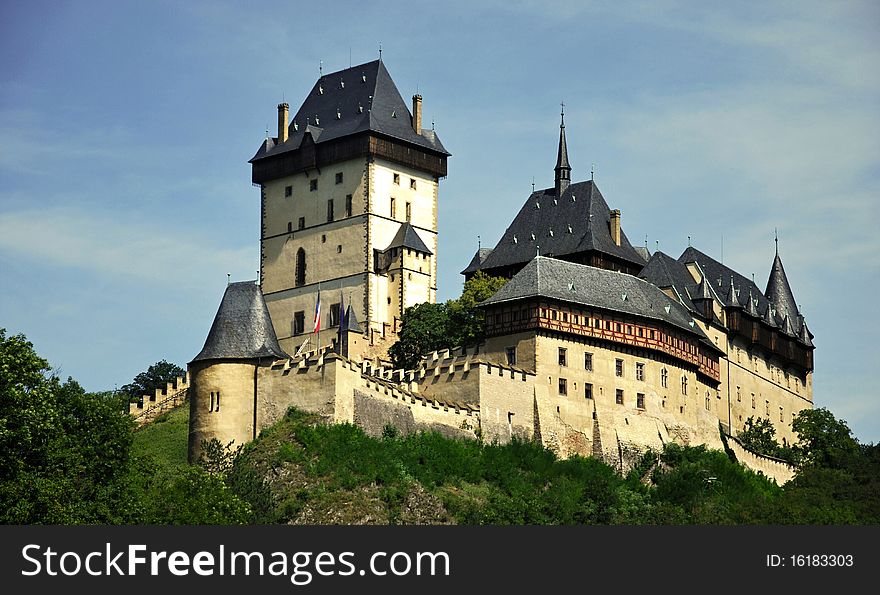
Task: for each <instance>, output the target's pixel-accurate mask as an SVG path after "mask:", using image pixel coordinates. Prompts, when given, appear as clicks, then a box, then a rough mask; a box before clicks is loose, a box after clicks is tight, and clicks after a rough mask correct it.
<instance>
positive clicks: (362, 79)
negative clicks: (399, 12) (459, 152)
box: [251, 60, 449, 162]
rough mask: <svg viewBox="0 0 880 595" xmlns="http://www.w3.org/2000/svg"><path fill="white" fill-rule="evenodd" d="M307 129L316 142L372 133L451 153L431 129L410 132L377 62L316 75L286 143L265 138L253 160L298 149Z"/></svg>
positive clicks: (405, 114) (392, 86)
mask: <svg viewBox="0 0 880 595" xmlns="http://www.w3.org/2000/svg"><path fill="white" fill-rule="evenodd" d="M307 131H308V132H310V134H311V137H312V139H313V140H314V141H315V143H324V142H328V141H331V140H335V139H338V138H342V137H345V136H349V135H353V134H358V133H361V132H366V131H370V132H375V133H379V134H382V135H385V136H389V137H392V138H395V139H398V140H401V141H405V142H408V143H411V144H413V145H417V146H419V147H422V148H424V149H428V150H430V151H434V152H436V153H440V154H443V155H449V152H448V151H446V149H445V148H444V147H443V144H442V143H441V142H440V139H439V138H438V137H437V135H436V133H435V132H434V131H433V130H430V129H427V128H423V129H422V133H421V134H417V133H416V131H415V130H413V127H412V114H410V111H409V108H408V107H407V104H406V102H405V101H404V100H403V98H402V97H401V96H400V91H398V90H397V86H396V85H395V84H394V81H393V80H392V79H391V75H390V74H388V70H387V69H386V68H385V64H384V63H383V62H381V61H379V60H374V61H373V62H367V63H366V64H360V65H358V66H353V67H351V68H346V69H345V70H340V71H338V72H333V73H330V74H327V75H324V76H322V77H321V78H319V79H318V81H317V82H316V83H315V85H314V86H313V87H312V90H311V91H309V94H308V96H307V97H306V99H305V101H303V104H302V105H301V106H300V108H299V110H297V112H296V114H295V115H294V116H293V119H292V120H291V122H290V125H289V127H288V133H289V134H288V139H287V141H286V142H284V143H280V144H279V143H278V142H277V139H269V140H268V141H265V142H263V144H262V145H261V146H260V148H259V150H258V151H257V153H256V155H254V157H253V158H252V159H251V162H254V161H258V160H260V159H263V158H265V157H270V156H273V155H279V154H281V153H285V152H287V151H293V150H296V149H298V148H299V147H300V145H301V143H302V142H303V139H304V137H305V134H306V132H307Z"/></svg>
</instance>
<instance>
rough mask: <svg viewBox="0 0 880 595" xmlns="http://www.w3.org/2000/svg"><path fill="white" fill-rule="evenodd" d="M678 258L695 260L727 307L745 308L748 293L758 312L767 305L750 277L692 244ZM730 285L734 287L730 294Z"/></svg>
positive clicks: (683, 262) (682, 260)
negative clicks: (755, 302) (755, 301)
mask: <svg viewBox="0 0 880 595" xmlns="http://www.w3.org/2000/svg"><path fill="white" fill-rule="evenodd" d="M678 260H679V262H681V263H682V264H685V263H689V262H696V263H697V264H698V265H699V266H700V269H701V270H702V271H703V272H704V273H705V275H706V276H707V277H708V278H709V281H710V282H711V283H712V288H713V289H714V290H715V291H716V293H717V294H718V295H719V296H722V297H723V299H722V305H724V306H727V307H739V308H745V307H746V306H747V304H746V301H747V300H748V295H749V293H751V294H752V296H753V297H754V298H755V299H756V300H757V301H758V304H757V310H758V311H759V312H760V311H763V310H764V308H766V307H767V298H766V297H764V294H763V293H762V292H761V290H760V289H758V286H757V285H755V283H754V282H753V281H752V280H751V279H748V278H746V277H744V276H743V275H740V274H739V273H738V272H736V271H735V270H733V269H732V268H730V267H728V266H725V265H723V264H721V263H720V262H718V261H717V260H715V259H714V258H712V257H711V256H708V255H707V254H704V253H703V252H700V251H699V250H697V249H696V248H694V247H693V246H689V247H688V248H687V249H686V250H685V251H684V252H682V253H681V256H679V257H678ZM731 285H732V286H733V289H734V291H733V293H732V294H731ZM780 321H781V319H780Z"/></svg>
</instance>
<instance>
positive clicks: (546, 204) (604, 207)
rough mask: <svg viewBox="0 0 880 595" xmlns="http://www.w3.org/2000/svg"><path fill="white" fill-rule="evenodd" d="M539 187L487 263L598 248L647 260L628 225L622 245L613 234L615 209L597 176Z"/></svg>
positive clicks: (639, 262)
mask: <svg viewBox="0 0 880 595" xmlns="http://www.w3.org/2000/svg"><path fill="white" fill-rule="evenodd" d="M555 193H556V190H555V189H554V188H547V189H545V190H538V191H536V192H533V193H532V194H531V195H530V196H529V198H528V199H527V200H526V202H525V204H524V205H523V206H522V208H521V209H520V210H519V213H517V215H516V217H515V218H514V220H513V222H512V223H511V224H510V227H508V228H507V230H506V231H505V232H504V235H503V236H501V239H500V240H499V241H498V244H497V245H496V246H495V248H494V249H493V250H492V253H491V254H490V255H489V256H488V257H487V258H486V260H485V262H484V263H483V267H482V268H483V269H491V268H496V267H503V266H509V265H517V264H525V263H527V262H529V261H530V260H532V259H533V258H534V257H535V254H536V252H537V248H538V247H539V246H540V248H541V254H544V255H552V256H557V257H562V256H565V255H566V254H574V253H577V252H586V251H588V250H594V251H597V252H602V253H605V254H609V255H612V256H616V257H618V258H620V259H622V260H625V261H627V262H631V263H633V264H636V265H637V266H639V267H641V266H642V265H644V264H645V261H644V260H643V259H642V258H641V256H639V254H638V253H637V252H636V251H635V250H634V249H633V247H632V245H631V244H630V243H629V240H628V239H627V237H626V234H624V233H623V231H621V232H620V244H621V245H620V246H618V245H617V244H615V243H614V240H612V239H611V230H610V222H611V209H609V208H608V203H606V202H605V199H604V198H603V197H602V194H601V193H600V192H599V189H598V188H597V187H596V185H595V184H594V183H593V182H592V181H587V182H578V183H576V184H572V185H571V186H569V187H568V188H567V189H566V190H565V192H563V193H562V195H561V196H556V194H555Z"/></svg>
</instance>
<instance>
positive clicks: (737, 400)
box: [736, 386, 742, 403]
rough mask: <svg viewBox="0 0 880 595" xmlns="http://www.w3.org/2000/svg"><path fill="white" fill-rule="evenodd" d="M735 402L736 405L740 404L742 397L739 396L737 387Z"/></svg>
mask: <svg viewBox="0 0 880 595" xmlns="http://www.w3.org/2000/svg"><path fill="white" fill-rule="evenodd" d="M736 402H737V403H742V395H740V393H739V387H738V386H737V387H736Z"/></svg>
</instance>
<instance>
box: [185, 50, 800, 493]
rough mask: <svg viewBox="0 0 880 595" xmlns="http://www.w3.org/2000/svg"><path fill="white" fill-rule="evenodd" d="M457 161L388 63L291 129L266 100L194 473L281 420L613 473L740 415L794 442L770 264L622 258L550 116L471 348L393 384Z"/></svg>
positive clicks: (600, 204)
mask: <svg viewBox="0 0 880 595" xmlns="http://www.w3.org/2000/svg"><path fill="white" fill-rule="evenodd" d="M449 156H450V153H449V152H448V151H446V149H445V148H444V146H443V144H442V143H441V142H440V139H439V137H438V136H437V134H436V132H435V131H434V130H433V126H432V129H430V130H428V129H427V128H425V127H423V126H422V97H421V96H420V95H414V96H413V98H412V111H410V109H409V107H408V106H407V104H406V103H405V102H404V100H403V99H402V97H401V95H400V93H399V91H398V90H397V87H396V85H395V84H394V82H393V80H392V79H391V76H390V75H389V73H388V71H387V70H386V68H385V65H384V63H383V62H382V61H381V60H378V61H374V62H369V63H366V64H362V65H359V66H355V67H351V68H348V69H345V70H342V71H339V72H335V73H332V74H327V75H323V74H322V76H321V77H320V78H319V80H318V81H317V82H316V83H315V85H314V86H313V87H312V89H311V91H310V92H309V94H308V97H306V99H305V100H304V101H303V103H302V106H301V107H300V108H299V110H298V111H297V112H296V114H295V115H294V116H293V118H292V121H291V119H290V116H289V106H288V105H287V104H286V103H282V104H280V105H279V106H278V136H277V137H276V138H266V139H265V141H264V142H263V143H262V145H261V146H260V147H259V149H258V150H257V152H256V154H255V155H254V157H253V158H252V159H251V161H250V163H251V164H252V181H253V183H254V184H255V185H259V187H260V210H261V221H262V225H261V238H260V279H259V282H258V283H257V282H253V281H249V282H240V283H230V284H229V285H228V287H227V289H226V293H225V295H224V296H223V300H222V302H221V304H220V307H219V310H218V312H217V314H216V317H215V319H214V322H213V325H212V327H211V330H210V332H209V333H208V337H207V339H206V341H205V346H204V348H203V349H202V351H201V352H200V353H199V354H198V355H196V357H195V358H194V359H193V360H192V361H191V362H190V364H189V370H188V372H189V374H188V375H189V381H190V384H189V388H188V394H189V400H190V434H189V456H190V459H191V460H195V459H197V458H198V456H199V454H200V450H201V443H202V441H203V440H205V439H212V438H217V439H219V440H220V441H221V442H222V443H224V444H226V443H228V442H230V441H234V442H235V443H237V444H243V443H246V442H248V441H250V440H252V439H253V438H255V437H256V436H257V435H258V434H259V432H260V430H261V429H263V428H265V427H267V426H269V425H271V424H273V423H275V422H276V421H278V420H279V419H280V418H281V417H282V416H283V415H284V413H285V411H286V410H287V409H288V407H290V406H296V407H299V408H302V409H305V410H308V411H312V412H316V413H319V414H322V415H323V416H325V418H326V419H328V420H332V421H334V422H340V423H341V422H349V423H355V424H357V425H359V426H361V427H363V428H364V429H365V430H366V431H367V432H369V433H373V434H379V433H381V432H382V430H383V428H384V427H385V426H387V425H393V426H396V427H398V428H399V429H401V430H403V431H415V430H419V429H434V430H438V431H441V432H443V433H445V434H447V435H450V436H467V437H478V438H481V439H482V440H484V441H493V440H497V441H500V442H504V441H509V440H510V439H511V438H513V437H521V438H524V439H536V440H539V441H541V442H542V443H543V444H544V445H546V446H547V447H549V448H551V449H553V450H554V451H555V452H557V453H558V454H559V455H560V456H563V457H564V456H569V455H572V454H580V455H586V456H598V457H601V458H603V459H604V460H606V461H608V462H610V463H612V464H614V465H615V466H617V468H619V469H621V470H625V469H627V468H629V467H630V466H631V465H632V463H633V462H634V461H635V460H637V459H638V457H639V456H640V455H641V453H643V452H644V451H645V450H646V449H648V448H657V449H659V448H662V446H663V444H664V443H666V442H669V441H676V442H680V443H685V444H706V445H708V446H710V447H714V448H722V447H723V443H722V440H723V439H724V436H733V435H735V434H736V433H737V432H738V431H740V430H742V428H743V424H744V422H745V420H747V419H748V418H749V417H751V416H755V417H763V418H766V419H770V420H771V421H772V422H773V424H774V426H775V428H776V433H777V436H778V437H779V438H781V439H785V440H787V441H789V442H791V441H792V439H793V436H792V434H791V429H790V422H791V419H792V416H793V415H795V414H796V413H797V412H798V411H800V410H801V409H803V408H806V407H812V372H813V349H814V346H813V343H812V334H811V333H810V331H809V329H808V328H807V325H806V323H805V321H804V317H803V316H802V315H801V313H800V312H799V310H798V308H797V305H796V301H795V299H794V297H793V294H792V291H791V288H790V286H789V283H788V280H787V278H786V275H785V271H784V269H783V266H782V261H781V259H780V257H779V254H778V252H777V254H776V256H775V259H774V261H773V264H772V267H771V271H770V277H769V281H768V284H767V288H766V290H765V291H764V292H762V291H760V290H759V289H758V287H757V286H756V285H755V284H754V282H752V281H750V280H748V279H746V278H745V277H743V276H742V275H740V274H739V273H737V272H736V271H733V270H731V269H730V268H728V267H726V266H725V265H723V264H722V263H720V262H718V261H716V260H714V259H712V258H711V257H709V256H707V255H706V254H704V253H702V252H700V251H699V250H697V249H695V248H692V247H689V248H688V249H687V250H685V251H684V253H682V254H681V255H680V256H679V257H678V258H673V257H671V256H669V255H666V254H664V253H662V252H660V251H656V252H654V253H653V254H650V253H649V252H648V250H647V249H646V248H641V247H633V246H632V244H631V243H630V242H629V240H628V239H627V237H626V234H625V233H624V231H623V228H622V225H621V218H622V217H621V212H620V210H617V209H615V210H611V209H610V208H609V206H608V204H607V203H606V201H605V199H604V197H603V196H602V194H601V193H600V192H599V189H598V187H597V186H596V184H595V183H594V181H592V180H590V181H586V182H578V183H571V166H570V164H569V158H568V149H567V144H566V136H565V123H564V116H563V120H562V122H561V124H560V135H559V146H558V151H557V161H556V166H555V176H554V178H555V183H554V186H553V187H551V188H547V189H544V190H538V191H535V192H533V193H532V194H531V195H530V196H529V197H528V198H527V199H526V201H525V203H524V204H523V206H522V208H521V209H520V211H519V212H518V213H517V214H516V216H515V218H514V219H513V222H512V223H511V225H510V226H509V227H508V228H507V230H506V231H505V233H504V235H503V236H502V237H501V239H500V240H499V241H498V243H497V245H496V246H495V247H494V248H492V249H480V250H478V251H477V253H476V254H475V255H474V257H473V259H472V260H471V262H470V263H469V265H468V266H467V267H466V268H465V269H464V270H463V271H462V274H463V275H464V276H465V278H466V279H467V278H470V277H471V276H473V275H474V274H476V272H477V271H484V272H485V273H487V274H490V275H497V276H502V277H505V278H508V279H509V281H508V282H507V283H506V284H505V285H504V287H502V288H501V289H500V290H499V291H498V292H497V293H496V294H495V295H493V296H492V297H491V298H489V299H488V300H486V301H485V302H484V303H483V304H482V305H481V307H482V308H483V310H484V313H485V322H486V339H485V341H484V342H483V343H482V344H480V345H476V346H468V347H457V348H455V349H449V350H444V351H442V352H434V353H430V354H425V355H424V357H423V358H422V361H421V364H420V365H419V366H418V368H417V369H414V370H393V369H391V368H390V364H389V363H388V360H387V350H388V347H390V345H392V344H393V343H394V341H395V340H396V335H397V331H398V330H399V324H400V319H401V317H402V315H403V312H404V310H405V309H406V308H407V307H410V306H412V305H415V304H418V303H422V302H426V301H429V302H433V301H435V299H436V297H435V296H436V289H437V288H436V285H437V284H436V279H437V258H438V235H437V204H438V195H439V180H440V179H441V178H442V177H445V175H446V172H447V169H446V163H447V158H448V157H449ZM719 427H720V430H719ZM729 442H730V443H731V444H732V445H733V446H732V447H734V448H736V449H739V452H740V455H738V456H739V458H740V460H742V461H743V462H744V463H746V464H750V466H753V467H755V468H760V469H761V470H762V471H764V472H765V473H767V474H768V475H771V476H775V477H777V478H781V480H784V479H785V478H786V477H787V476H790V469H787V468H786V467H785V466H784V465H781V464H780V463H778V462H775V461H773V460H770V459H764V458H761V457H755V456H754V455H751V454H750V453H748V452H747V451H744V449H742V448H741V447H739V446H738V444H737V443H736V441H735V440H733V441H729ZM749 461H750V463H749Z"/></svg>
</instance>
